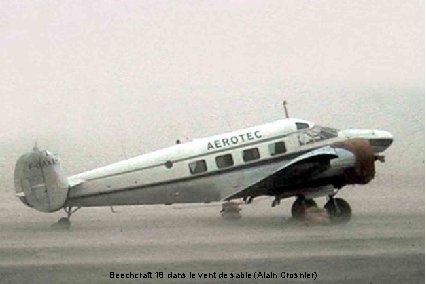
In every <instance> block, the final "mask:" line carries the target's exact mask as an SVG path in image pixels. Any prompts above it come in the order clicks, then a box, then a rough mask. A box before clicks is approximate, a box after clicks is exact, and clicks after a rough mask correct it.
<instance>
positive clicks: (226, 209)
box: [220, 202, 241, 220]
mask: <svg viewBox="0 0 426 284" xmlns="http://www.w3.org/2000/svg"><path fill="white" fill-rule="evenodd" d="M240 211H241V208H240V206H239V204H238V203H236V202H225V203H222V210H220V213H221V214H222V218H223V219H225V220H236V219H240V218H241V213H240Z"/></svg>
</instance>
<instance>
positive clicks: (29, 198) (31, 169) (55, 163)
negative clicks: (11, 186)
mask: <svg viewBox="0 0 426 284" xmlns="http://www.w3.org/2000/svg"><path fill="white" fill-rule="evenodd" d="M68 189H69V186H68V181H67V178H66V177H65V176H64V175H63V173H62V167H61V165H60V162H59V157H57V156H56V155H53V154H52V153H50V152H49V151H46V150H42V151H41V150H39V149H38V148H36V147H35V148H34V150H33V151H32V152H29V153H26V154H24V155H22V156H21V157H20V158H19V159H18V161H17V162H16V166H15V191H16V195H17V196H18V197H19V199H21V201H22V202H23V203H24V204H25V205H27V206H29V207H32V208H34V209H36V210H38V211H41V212H53V211H57V210H59V209H61V208H62V207H63V206H64V204H65V201H66V199H67V196H68Z"/></svg>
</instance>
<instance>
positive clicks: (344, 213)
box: [324, 197, 352, 224]
mask: <svg viewBox="0 0 426 284" xmlns="http://www.w3.org/2000/svg"><path fill="white" fill-rule="evenodd" d="M324 209H325V210H327V213H328V215H329V217H330V221H331V222H332V223H336V224H337V223H340V224H342V223H347V222H349V220H350V219H351V216H352V210H351V207H350V206H349V204H348V203H347V202H346V201H345V200H344V199H342V198H334V197H329V200H328V201H327V203H326V204H325V205H324Z"/></svg>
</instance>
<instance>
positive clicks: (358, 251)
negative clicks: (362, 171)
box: [0, 180, 425, 283]
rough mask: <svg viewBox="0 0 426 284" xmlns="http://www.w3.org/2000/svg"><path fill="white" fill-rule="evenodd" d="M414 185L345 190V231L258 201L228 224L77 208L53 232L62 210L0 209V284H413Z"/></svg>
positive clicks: (192, 213)
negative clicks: (63, 227)
mask: <svg viewBox="0 0 426 284" xmlns="http://www.w3.org/2000/svg"><path fill="white" fill-rule="evenodd" d="M400 183H401V184H403V183H404V182H403V181H400ZM419 183H420V184H419ZM421 183H422V181H421V180H420V181H418V182H413V183H412V184H411V185H410V184H408V185H407V187H408V188H405V189H404V192H406V191H405V190H407V191H408V190H411V195H406V196H402V195H401V196H400V195H399V192H402V191H401V190H400V189H398V188H399V187H398V186H399V185H398V184H397V183H395V182H392V183H389V184H392V186H393V187H394V188H395V190H393V191H389V190H390V189H391V187H390V186H391V185H386V184H383V183H375V184H372V186H371V187H370V188H361V187H355V188H353V189H351V188H350V187H348V189H347V190H344V191H342V193H341V194H340V193H339V196H340V197H343V198H345V199H346V200H347V201H348V202H349V203H350V204H351V206H352V212H353V217H352V220H351V221H350V222H349V223H348V224H345V225H328V224H325V225H324V224H311V225H306V223H304V222H296V221H295V220H293V219H292V218H291V217H290V206H291V202H292V200H285V201H283V202H282V203H281V205H280V206H277V207H274V208H271V207H270V202H271V201H272V199H270V198H261V199H259V200H255V201H254V202H253V203H252V204H250V205H243V206H242V207H241V208H242V211H241V213H242V216H243V217H242V218H241V219H239V220H232V221H225V220H223V219H222V218H221V217H220V214H219V211H220V209H221V206H220V203H211V204H193V205H191V204H182V205H177V204H175V205H171V206H165V205H153V206H128V207H125V206H123V207H114V209H115V210H116V211H117V213H112V212H111V210H110V208H108V207H107V208H82V209H81V210H79V211H77V212H76V213H75V215H73V216H72V219H71V220H72V226H71V228H70V229H69V230H66V231H60V230H54V229H52V228H51V224H53V223H54V222H56V221H57V219H58V218H59V217H61V216H63V212H58V213H54V214H43V213H39V212H37V211H34V210H32V209H30V208H26V207H24V206H23V205H20V204H19V201H16V202H15V201H10V202H9V201H8V202H0V205H2V206H1V207H0V283H423V282H424V279H425V217H424V195H423V196H422V194H424V180H423V185H422V184H421ZM404 184H405V183H404ZM422 186H423V188H422ZM367 187H368V186H367ZM389 192H393V194H392V195H391V194H387V193H389ZM395 192H396V194H395ZM367 196H368V198H367ZM320 200H321V199H318V203H319V205H320V203H321V202H319V201H320ZM321 201H322V200H321ZM117 277H118V278H117ZM126 277H127V278H126Z"/></svg>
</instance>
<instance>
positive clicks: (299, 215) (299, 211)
mask: <svg viewBox="0 0 426 284" xmlns="http://www.w3.org/2000/svg"><path fill="white" fill-rule="evenodd" d="M312 207H317V203H316V202H315V201H314V200H313V199H305V198H304V197H297V199H296V200H295V201H294V203H293V205H292V206H291V216H292V217H293V218H294V219H296V220H304V219H305V216H306V210H307V209H309V208H312Z"/></svg>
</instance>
